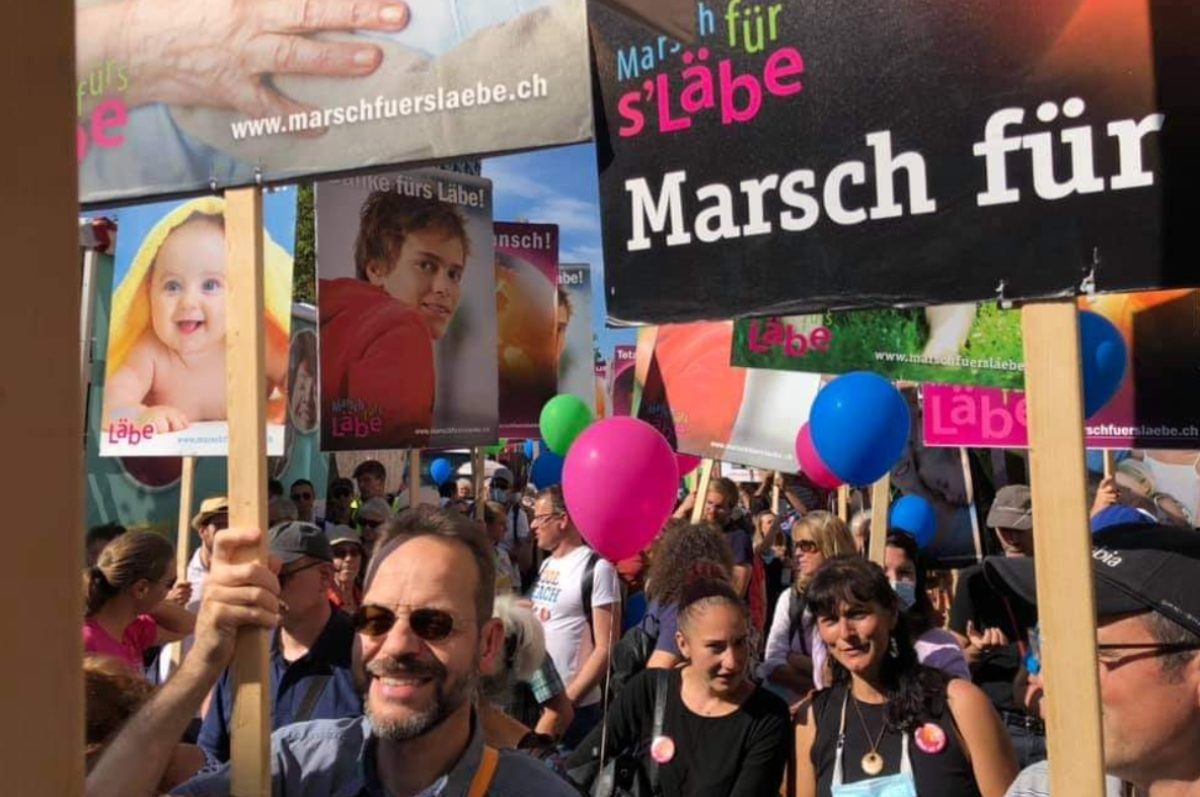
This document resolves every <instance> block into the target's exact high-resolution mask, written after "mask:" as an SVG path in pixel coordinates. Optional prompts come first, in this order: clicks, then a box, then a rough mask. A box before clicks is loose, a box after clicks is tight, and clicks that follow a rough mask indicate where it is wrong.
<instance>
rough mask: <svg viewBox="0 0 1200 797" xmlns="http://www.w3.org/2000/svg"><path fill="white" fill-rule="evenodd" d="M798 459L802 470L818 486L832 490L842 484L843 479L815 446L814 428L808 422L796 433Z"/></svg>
mask: <svg viewBox="0 0 1200 797" xmlns="http://www.w3.org/2000/svg"><path fill="white" fill-rule="evenodd" d="M796 460H797V461H798V462H799V463H800V470H801V472H802V473H804V475H805V476H807V477H808V480H809V481H811V482H812V483H813V484H815V485H817V486H818V487H824V488H825V489H826V490H832V489H834V488H836V487H841V486H842V480H841V479H839V478H838V477H837V474H835V473H834V472H833V471H831V470H830V469H829V467H828V466H827V465H826V464H825V463H824V462H823V461H822V460H821V457H820V455H818V454H817V450H816V449H815V448H813V443H812V429H810V428H809V425H808V424H807V423H806V424H804V425H803V426H801V427H800V431H799V432H797V433H796Z"/></svg>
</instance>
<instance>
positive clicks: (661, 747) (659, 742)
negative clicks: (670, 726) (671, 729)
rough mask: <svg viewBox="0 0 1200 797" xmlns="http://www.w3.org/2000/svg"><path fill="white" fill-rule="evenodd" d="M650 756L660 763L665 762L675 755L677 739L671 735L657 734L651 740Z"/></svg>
mask: <svg viewBox="0 0 1200 797" xmlns="http://www.w3.org/2000/svg"><path fill="white" fill-rule="evenodd" d="M650 757H651V758H653V759H654V760H655V762H657V763H659V764H665V763H667V762H668V761H670V760H671V759H672V758H674V757H675V740H674V739H672V738H671V737H670V736H656V737H654V741H652V742H650Z"/></svg>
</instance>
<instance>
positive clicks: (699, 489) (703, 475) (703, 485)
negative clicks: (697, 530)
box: [692, 457, 715, 523]
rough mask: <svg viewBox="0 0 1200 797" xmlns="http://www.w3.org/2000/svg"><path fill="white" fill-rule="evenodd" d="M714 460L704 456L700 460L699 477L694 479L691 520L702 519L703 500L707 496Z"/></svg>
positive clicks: (694, 521) (697, 521) (697, 520)
mask: <svg viewBox="0 0 1200 797" xmlns="http://www.w3.org/2000/svg"><path fill="white" fill-rule="evenodd" d="M714 464H715V460H713V459H711V458H710V457H705V458H704V459H703V460H701V461H700V477H699V478H698V479H697V480H696V503H695V504H693V505H692V522H693V523H699V522H700V521H701V520H703V519H704V502H705V500H707V498H708V485H709V484H710V483H711V482H712V472H713V465H714Z"/></svg>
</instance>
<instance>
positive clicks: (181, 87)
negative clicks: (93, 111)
mask: <svg viewBox="0 0 1200 797" xmlns="http://www.w3.org/2000/svg"><path fill="white" fill-rule="evenodd" d="M409 18H410V11H409V7H408V4H407V3H404V2H400V1H399V0H206V2H195V0H118V2H111V3H99V4H93V5H91V6H88V7H86V8H83V9H81V11H80V14H79V19H78V27H79V29H80V30H81V31H89V32H88V34H87V35H86V36H83V35H81V36H80V37H79V57H78V59H77V64H78V66H77V71H78V73H79V74H80V75H86V74H88V72H89V71H90V70H92V69H94V68H96V66H97V65H103V64H106V63H109V62H110V61H111V62H115V63H118V64H120V65H121V66H123V67H124V68H125V69H126V70H127V74H128V79H129V87H128V92H127V93H126V94H125V100H126V102H127V104H128V105H130V106H131V107H132V106H137V105H144V104H147V103H153V102H162V103H167V104H170V105H176V106H185V107H189V106H201V107H209V108H218V109H224V110H234V111H237V112H240V113H242V114H245V115H247V116H250V117H266V116H274V115H282V114H290V113H296V112H303V111H306V110H308V109H307V108H306V107H305V106H303V105H301V104H299V103H297V102H295V101H294V100H292V99H290V98H288V97H286V96H284V95H283V94H281V93H279V92H278V91H277V90H276V89H275V88H274V87H273V85H272V82H271V79H270V76H271V75H275V74H296V75H324V76H333V77H360V76H363V75H369V74H371V73H372V72H374V71H375V70H376V69H377V68H378V67H379V65H380V63H381V62H382V60H383V51H382V50H381V49H380V48H379V47H377V46H375V45H373V44H360V43H344V42H327V41H316V40H314V39H311V38H309V34H314V33H318V32H322V31H349V30H376V31H389V32H394V31H400V30H403V29H404V28H405V27H406V26H407V25H408V22H409ZM98 34H103V35H98ZM100 48H103V51H100Z"/></svg>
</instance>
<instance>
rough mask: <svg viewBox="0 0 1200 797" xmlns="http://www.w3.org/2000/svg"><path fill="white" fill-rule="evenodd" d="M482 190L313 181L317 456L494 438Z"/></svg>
mask: <svg viewBox="0 0 1200 797" xmlns="http://www.w3.org/2000/svg"><path fill="white" fill-rule="evenodd" d="M491 190H492V189H491V182H490V181H488V180H484V179H482V178H479V177H472V176H470V175H463V174H454V173H450V172H444V171H437V170H432V169H431V170H420V171H413V172H399V173H393V174H382V175H373V176H369V177H356V178H351V179H346V180H334V181H330V182H325V183H321V184H319V185H318V186H317V191H316V202H315V204H316V210H317V276H318V281H317V288H318V297H317V299H318V300H317V307H318V319H319V323H320V340H321V346H320V349H321V380H320V382H321V448H322V450H325V451H357V450H364V449H366V450H369V449H380V448H455V447H461V446H472V445H484V444H488V443H492V442H494V441H495V440H496V436H497V401H498V397H497V389H496V343H495V341H496V299H495V268H494V265H493V255H492V193H491Z"/></svg>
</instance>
